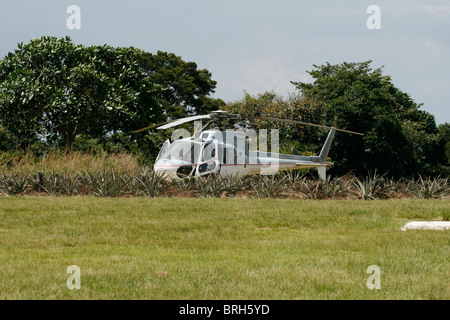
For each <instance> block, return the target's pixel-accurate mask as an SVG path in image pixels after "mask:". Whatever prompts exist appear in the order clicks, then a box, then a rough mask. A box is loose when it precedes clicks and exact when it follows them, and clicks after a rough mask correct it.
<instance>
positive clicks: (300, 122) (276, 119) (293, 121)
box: [241, 116, 364, 136]
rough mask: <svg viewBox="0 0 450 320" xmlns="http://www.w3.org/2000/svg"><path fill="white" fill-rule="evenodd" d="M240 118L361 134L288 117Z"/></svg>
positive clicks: (361, 134)
mask: <svg viewBox="0 0 450 320" xmlns="http://www.w3.org/2000/svg"><path fill="white" fill-rule="evenodd" d="M241 118H243V119H257V120H258V119H260V120H268V121H282V122H290V123H297V124H302V125H306V126H312V127H318V128H325V129H334V130H336V131H342V132H347V133H351V134H357V135H360V136H363V135H364V134H363V133H359V132H354V131H350V130H344V129H339V128H336V127H329V126H324V125H321V124H315V123H309V122H303V121H298V120H290V119H278V118H268V117H252V116H241Z"/></svg>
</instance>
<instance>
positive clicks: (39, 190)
mask: <svg viewBox="0 0 450 320" xmlns="http://www.w3.org/2000/svg"><path fill="white" fill-rule="evenodd" d="M0 194H2V195H4V196H13V195H49V196H73V195H90V196H98V197H120V196H122V197H123V196H147V197H166V196H187V197H233V196H240V197H258V198H303V199H362V200H374V199H388V198H418V199H433V198H446V197H448V196H449V195H450V186H449V184H448V177H437V178H423V177H421V176H419V178H415V179H399V180H394V179H392V178H388V177H387V175H386V174H379V173H377V172H375V173H373V174H369V175H367V176H366V177H358V176H355V175H352V174H347V175H345V176H342V177H334V178H330V177H328V179H327V180H326V181H322V180H320V179H318V178H317V177H314V176H313V175H311V174H310V173H302V172H299V171H293V172H284V173H279V174H276V175H261V176H259V175H254V176H247V177H243V178H241V179H238V178H236V177H233V176H232V177H221V176H219V175H210V176H207V177H202V178H196V179H194V178H185V179H182V180H177V181H171V180H168V179H165V178H164V176H162V175H160V174H158V173H155V172H154V171H153V170H151V169H149V168H144V169H142V168H141V169H140V170H134V171H130V172H126V171H122V172H116V171H115V170H114V169H107V168H104V169H103V170H80V171H69V170H66V171H60V170H59V171H58V170H46V171H44V170H42V171H38V172H28V173H17V172H15V173H11V172H9V173H3V174H1V175H0Z"/></svg>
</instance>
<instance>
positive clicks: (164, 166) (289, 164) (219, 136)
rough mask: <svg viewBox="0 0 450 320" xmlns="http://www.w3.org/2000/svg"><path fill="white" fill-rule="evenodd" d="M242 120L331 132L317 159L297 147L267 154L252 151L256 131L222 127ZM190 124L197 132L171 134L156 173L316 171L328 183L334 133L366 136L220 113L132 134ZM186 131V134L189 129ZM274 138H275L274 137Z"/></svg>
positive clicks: (175, 175) (174, 176) (170, 175)
mask: <svg viewBox="0 0 450 320" xmlns="http://www.w3.org/2000/svg"><path fill="white" fill-rule="evenodd" d="M201 119H209V122H208V123H207V124H206V125H205V126H204V127H201ZM240 119H260V120H268V121H284V122H290V123H296V124H301V125H308V126H314V127H319V128H327V129H329V130H330V131H329V133H328V137H327V139H326V140H325V143H324V145H323V147H322V150H321V151H320V154H319V155H318V156H302V155H300V154H299V153H298V152H297V151H296V150H295V149H294V148H293V149H292V151H293V153H294V154H293V155H291V154H282V153H278V152H267V151H265V150H253V149H254V148H252V147H255V146H256V132H255V131H254V130H253V131H245V132H244V131H239V130H238V131H235V130H223V128H222V127H221V123H222V122H223V121H224V120H240ZM190 121H195V122H194V126H195V128H196V129H194V135H193V136H190V135H189V136H188V137H184V138H182V139H177V138H178V137H179V136H180V135H181V136H186V134H183V133H184V132H181V134H180V132H178V133H177V132H175V134H174V135H172V138H174V137H175V138H174V139H173V140H175V141H173V142H170V141H169V140H167V141H166V142H165V143H164V144H163V146H162V148H161V150H160V152H159V154H158V156H157V158H156V161H155V164H154V170H155V172H158V173H161V174H163V175H164V177H166V178H170V179H182V178H185V177H188V176H194V177H201V176H206V175H209V174H213V173H215V174H219V175H221V176H233V177H242V176H245V175H251V174H274V173H276V172H278V171H285V170H297V169H305V168H316V169H317V171H318V174H319V177H320V178H321V179H323V180H326V167H327V166H330V165H332V164H333V163H331V162H327V161H326V159H327V157H328V153H329V151H330V148H331V143H332V141H333V138H334V135H335V132H336V131H342V132H347V133H351V134H357V135H364V134H362V133H358V132H353V131H349V130H343V129H338V128H336V127H328V126H324V125H318V124H313V123H308V122H302V121H297V120H287V119H276V118H267V117H251V116H241V115H238V114H230V113H228V112H226V111H221V110H218V111H213V112H212V113H211V114H207V115H197V116H192V117H186V118H181V119H177V120H173V121H168V122H166V123H164V124H162V125H161V124H158V125H153V126H150V127H146V128H142V129H139V130H136V131H133V133H137V132H141V131H144V130H148V129H151V128H154V127H156V129H168V128H172V127H176V126H178V125H181V124H183V123H186V122H190ZM212 125H214V129H209V130H206V128H207V127H209V126H212ZM178 130H185V129H178ZM185 131H186V132H187V130H185ZM266 132H267V131H266ZM177 135H178V136H177ZM265 138H267V137H265ZM271 138H272V139H273V138H274V137H273V135H272V137H271ZM272 141H274V140H272ZM275 143H276V141H275ZM260 145H261V141H260ZM272 149H273V144H272Z"/></svg>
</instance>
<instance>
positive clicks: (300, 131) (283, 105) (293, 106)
mask: <svg viewBox="0 0 450 320" xmlns="http://www.w3.org/2000/svg"><path fill="white" fill-rule="evenodd" d="M323 108H324V105H323V104H322V103H320V102H319V101H317V100H315V99H309V98H305V97H303V96H301V95H300V94H290V95H289V96H288V97H287V98H284V97H282V96H280V95H277V94H276V93H274V92H269V91H268V92H264V93H262V94H258V95H256V96H252V95H250V94H248V93H245V95H244V97H243V98H242V99H240V100H237V101H234V102H232V103H229V104H228V105H227V106H226V107H224V109H225V110H227V111H229V112H231V113H238V114H240V115H244V116H252V117H266V118H277V119H289V120H299V121H304V122H310V123H319V122H320V121H321V113H322V109H323ZM237 125H238V126H239V127H242V128H245V129H247V128H252V129H255V130H260V129H267V130H268V131H267V134H268V141H267V145H268V150H270V147H271V145H270V142H271V140H270V139H271V138H270V129H278V130H279V138H280V146H279V147H280V151H281V152H286V153H290V152H291V148H292V147H295V148H297V149H298V150H299V151H300V152H301V153H302V154H306V153H308V154H312V152H319V151H320V147H321V146H322V143H323V140H322V137H321V135H320V134H319V131H318V130H317V128H313V127H310V126H300V125H297V124H290V123H287V122H279V121H269V120H253V119H252V120H250V119H249V120H245V121H242V122H239V123H237ZM323 139H324V138H323Z"/></svg>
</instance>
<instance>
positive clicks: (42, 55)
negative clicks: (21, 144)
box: [0, 37, 164, 151]
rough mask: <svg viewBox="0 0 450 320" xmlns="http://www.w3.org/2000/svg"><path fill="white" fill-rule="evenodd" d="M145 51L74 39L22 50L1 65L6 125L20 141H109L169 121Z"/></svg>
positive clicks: (0, 103)
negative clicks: (84, 136)
mask: <svg viewBox="0 0 450 320" xmlns="http://www.w3.org/2000/svg"><path fill="white" fill-rule="evenodd" d="M141 55H142V51H140V50H138V49H134V48H112V47H110V46H107V45H103V46H90V47H84V46H82V45H76V44H74V43H72V42H71V40H70V38H69V37H65V38H56V37H42V38H39V39H32V40H31V41H30V42H29V43H27V44H23V43H20V44H19V45H18V49H17V50H15V51H14V52H13V53H9V54H8V55H7V56H6V57H5V58H4V59H3V60H2V61H1V62H0V124H1V125H3V126H4V127H5V128H6V129H8V130H9V131H10V132H11V133H12V134H13V135H14V136H32V135H33V134H35V133H38V134H39V135H41V136H42V137H44V138H45V139H46V140H47V141H55V140H56V139H57V138H58V137H63V138H64V141H65V146H66V150H67V151H68V150H70V148H71V145H72V143H73V141H74V139H75V137H77V136H78V135H79V134H81V133H85V134H89V135H93V136H106V135H107V134H110V133H114V132H129V131H131V130H133V129H136V128H139V127H143V126H146V125H148V124H149V123H157V122H160V121H162V120H164V116H163V114H162V109H161V106H160V104H159V103H158V101H157V98H158V96H159V95H160V91H161V90H160V88H159V87H158V86H155V85H154V84H153V82H152V81H151V79H149V77H148V76H147V74H146V72H144V70H142V68H141V66H140V64H139V58H140V56H141Z"/></svg>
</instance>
